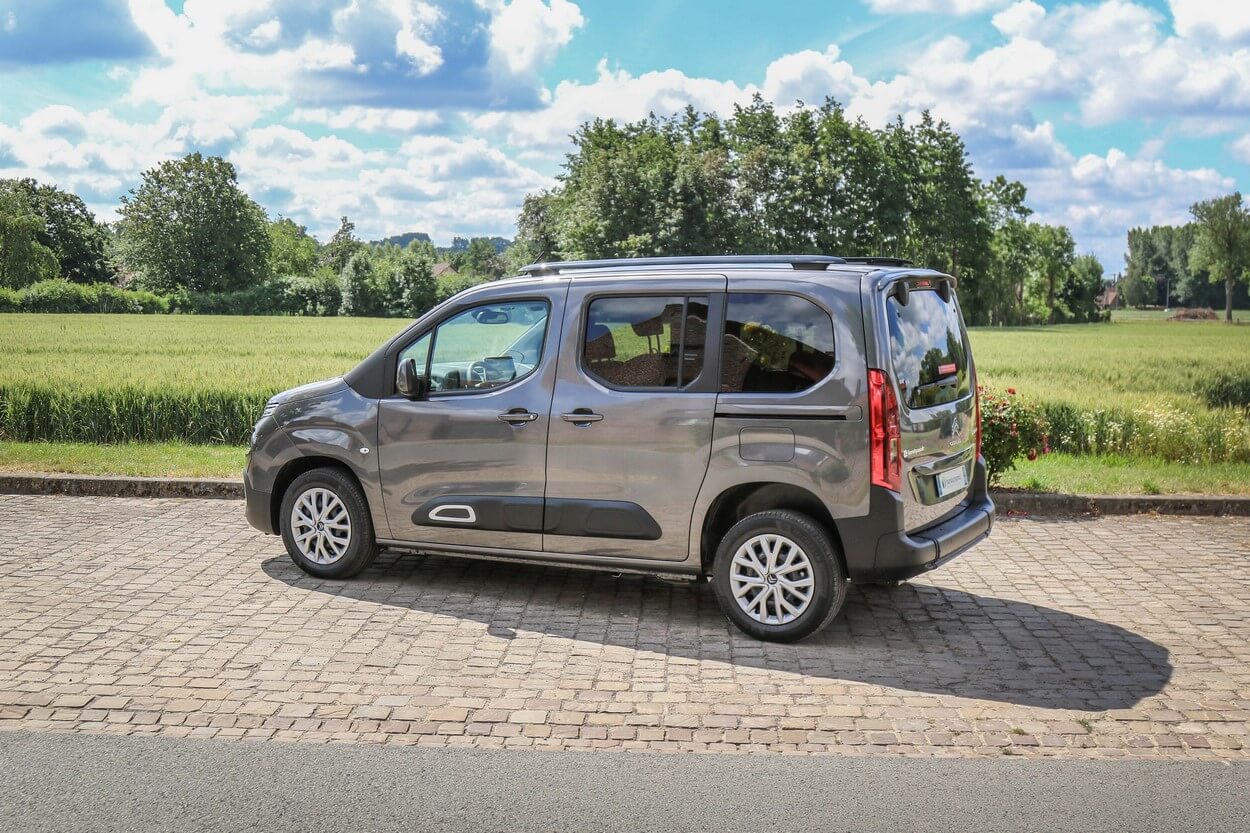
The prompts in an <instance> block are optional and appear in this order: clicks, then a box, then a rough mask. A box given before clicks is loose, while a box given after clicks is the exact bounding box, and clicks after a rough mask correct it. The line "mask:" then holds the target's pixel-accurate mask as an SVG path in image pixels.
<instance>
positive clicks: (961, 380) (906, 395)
mask: <svg viewBox="0 0 1250 833" xmlns="http://www.w3.org/2000/svg"><path fill="white" fill-rule="evenodd" d="M908 295H909V297H908V301H907V304H906V305H903V304H900V303H899V302H898V299H897V298H895V297H894V296H890V298H889V299H888V300H887V301H886V320H887V321H888V322H889V326H890V356H891V358H892V359H893V362H894V378H895V379H896V380H897V381H898V387H899V390H900V391H901V392H902V394H903V396H902V398H903V402H904V403H905V404H906V406H907V407H908V408H928V407H931V406H933V405H941V404H944V403H946V402H953V401H955V400H956V399H962V398H963V397H965V396H967V395H968V393H969V390H970V381H969V377H968V344H967V341H965V336H964V330H963V326H962V323H961V321H960V318H959V307H958V306H957V305H956V303H955V297H954V295H953V294H952V295H951V299H950V300H949V301H944V300H942V296H941V295H939V294H938V293H937V292H936V291H934V290H931V289H926V290H919V291H917V290H914V289H913V290H912V291H911V292H910V293H909V294H908Z"/></svg>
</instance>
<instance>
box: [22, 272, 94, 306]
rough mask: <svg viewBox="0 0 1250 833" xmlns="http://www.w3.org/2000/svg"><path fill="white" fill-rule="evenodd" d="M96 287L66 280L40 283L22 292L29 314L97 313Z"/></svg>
mask: <svg viewBox="0 0 1250 833" xmlns="http://www.w3.org/2000/svg"><path fill="white" fill-rule="evenodd" d="M97 297H98V296H97V293H96V291H95V289H94V287H91V286H84V285H82V284H77V283H70V282H69V281H65V280H51V281H39V282H38V283H33V284H31V285H30V286H28V287H26V288H25V289H23V290H22V308H23V309H25V310H26V311H27V312H96V302H97Z"/></svg>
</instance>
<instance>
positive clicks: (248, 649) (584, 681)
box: [0, 496, 1250, 759]
mask: <svg viewBox="0 0 1250 833" xmlns="http://www.w3.org/2000/svg"><path fill="white" fill-rule="evenodd" d="M0 540H3V541H4V542H5V545H4V548H3V550H2V551H0V727H3V728H8V729H27V730H62V731H79V732H107V733H116V734H136V735H138V734H142V735H152V734H160V735H171V736H193V737H221V738H231V737H232V738H244V739H292V740H305V741H323V742H324V741H330V742H355V743H392V744H421V745H438V746H476V747H533V748H639V749H654V750H698V751H750V752H755V751H780V752H800V753H802V752H817V753H819V752H835V753H840V754H874V753H875V754H913V755H978V754H982V755H983V754H990V755H1001V754H1021V755H1066V756H1113V755H1114V756H1134V757H1184V758H1194V757H1202V758H1230V759H1231V758H1237V759H1245V758H1248V757H1250V521H1247V520H1246V519H1223V518H1192V519H1191V518H1159V517H1146V516H1139V517H1118V518H1105V519H1044V520H1043V519H1038V520H1004V521H1001V522H1000V523H999V525H998V526H997V528H996V529H995V531H994V534H993V535H992V536H991V538H990V539H989V541H987V542H986V543H983V544H982V545H981V546H979V547H978V548H977V549H975V550H973V551H972V552H970V553H968V554H967V555H965V556H964V557H963V558H960V559H957V560H956V561H955V562H954V563H952V564H951V565H949V566H947V567H946V568H944V569H942V570H939V571H937V572H935V573H931V574H929V575H927V576H926V577H924V578H922V579H917V580H914V581H913V582H911V583H910V584H907V585H903V586H900V587H896V588H890V589H887V588H878V587H865V588H854V589H853V590H852V592H851V593H850V596H849V598H848V600H847V604H846V608H845V611H844V613H843V614H842V615H841V616H840V617H839V618H838V619H837V621H836V622H835V623H834V624H833V625H832V626H831V627H830V628H829V629H828V630H827V631H825V632H823V633H822V634H819V635H818V636H816V637H814V638H812V639H810V640H807V641H805V642H803V643H801V644H799V645H788V646H783V645H771V644H765V643H761V642H755V641H753V640H751V639H749V638H747V637H745V636H742V635H740V634H739V633H737V632H736V631H734V630H732V629H731V628H730V626H729V625H728V624H727V622H726V621H725V620H724V619H723V618H722V617H721V615H720V613H719V611H718V610H717V608H716V603H715V600H714V599H713V596H712V593H711V592H710V588H708V587H707V586H705V585H704V586H691V587H687V586H673V585H669V584H666V583H663V582H661V581H658V580H653V579H640V578H635V577H628V576H626V577H619V578H617V577H612V576H610V575H607V574H602V573H591V572H585V571H574V570H565V569H560V568H554V567H531V566H523V565H511V564H499V563H490V562H479V561H470V560H455V559H449V558H442V557H435V556H421V555H396V554H391V553H387V554H384V555H382V556H381V557H379V559H378V561H377V562H376V563H375V565H374V566H373V567H372V568H370V569H369V570H368V571H367V572H366V573H365V574H363V575H362V576H360V577H359V578H357V579H354V580H351V581H347V582H334V581H320V580H317V579H312V578H309V577H307V576H305V575H303V574H302V573H301V572H299V571H298V570H297V569H296V568H295V567H294V566H293V565H292V564H291V563H290V562H289V561H288V560H287V558H286V556H285V554H284V552H283V549H282V545H281V542H280V541H279V540H278V539H276V538H272V537H266V536H262V535H260V534H258V533H256V532H254V531H253V530H252V529H250V528H249V527H248V526H247V525H246V523H245V522H244V520H243V507H242V504H241V503H238V502H234V501H194V500H139V499H108V498H69V497H22V496H0Z"/></svg>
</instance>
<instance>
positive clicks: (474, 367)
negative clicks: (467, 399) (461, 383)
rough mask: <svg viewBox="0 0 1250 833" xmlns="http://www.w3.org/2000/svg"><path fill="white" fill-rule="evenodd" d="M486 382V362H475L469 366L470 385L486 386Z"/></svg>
mask: <svg viewBox="0 0 1250 833" xmlns="http://www.w3.org/2000/svg"><path fill="white" fill-rule="evenodd" d="M486 381H487V379H486V364H485V363H484V362H474V363H473V364H471V365H469V384H471V385H484V384H486Z"/></svg>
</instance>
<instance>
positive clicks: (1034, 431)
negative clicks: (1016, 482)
mask: <svg viewBox="0 0 1250 833" xmlns="http://www.w3.org/2000/svg"><path fill="white" fill-rule="evenodd" d="M978 390H979V392H980V395H981V454H982V455H983V456H984V457H985V466H986V471H987V474H988V476H989V479H990V482H991V483H993V482H996V481H997V480H998V478H999V477H1001V476H1002V475H1003V473H1004V472H1007V471H1010V470H1011V469H1013V468H1015V467H1016V461H1017V460H1019V459H1020V458H1021V457H1028V458H1029V459H1030V460H1035V459H1037V455H1039V454H1046V453H1047V452H1049V451H1050V445H1049V440H1048V436H1047V430H1048V429H1047V423H1046V418H1045V416H1044V414H1043V413H1042V411H1041V409H1040V408H1038V406H1036V405H1034V404H1032V403H1031V402H1029V401H1027V400H1025V399H1023V398H1021V397H1020V396H1018V395H1017V394H1016V389H1015V388H1007V391H1006V393H999V392H998V391H992V390H989V389H988V388H985V387H980V388H978Z"/></svg>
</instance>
